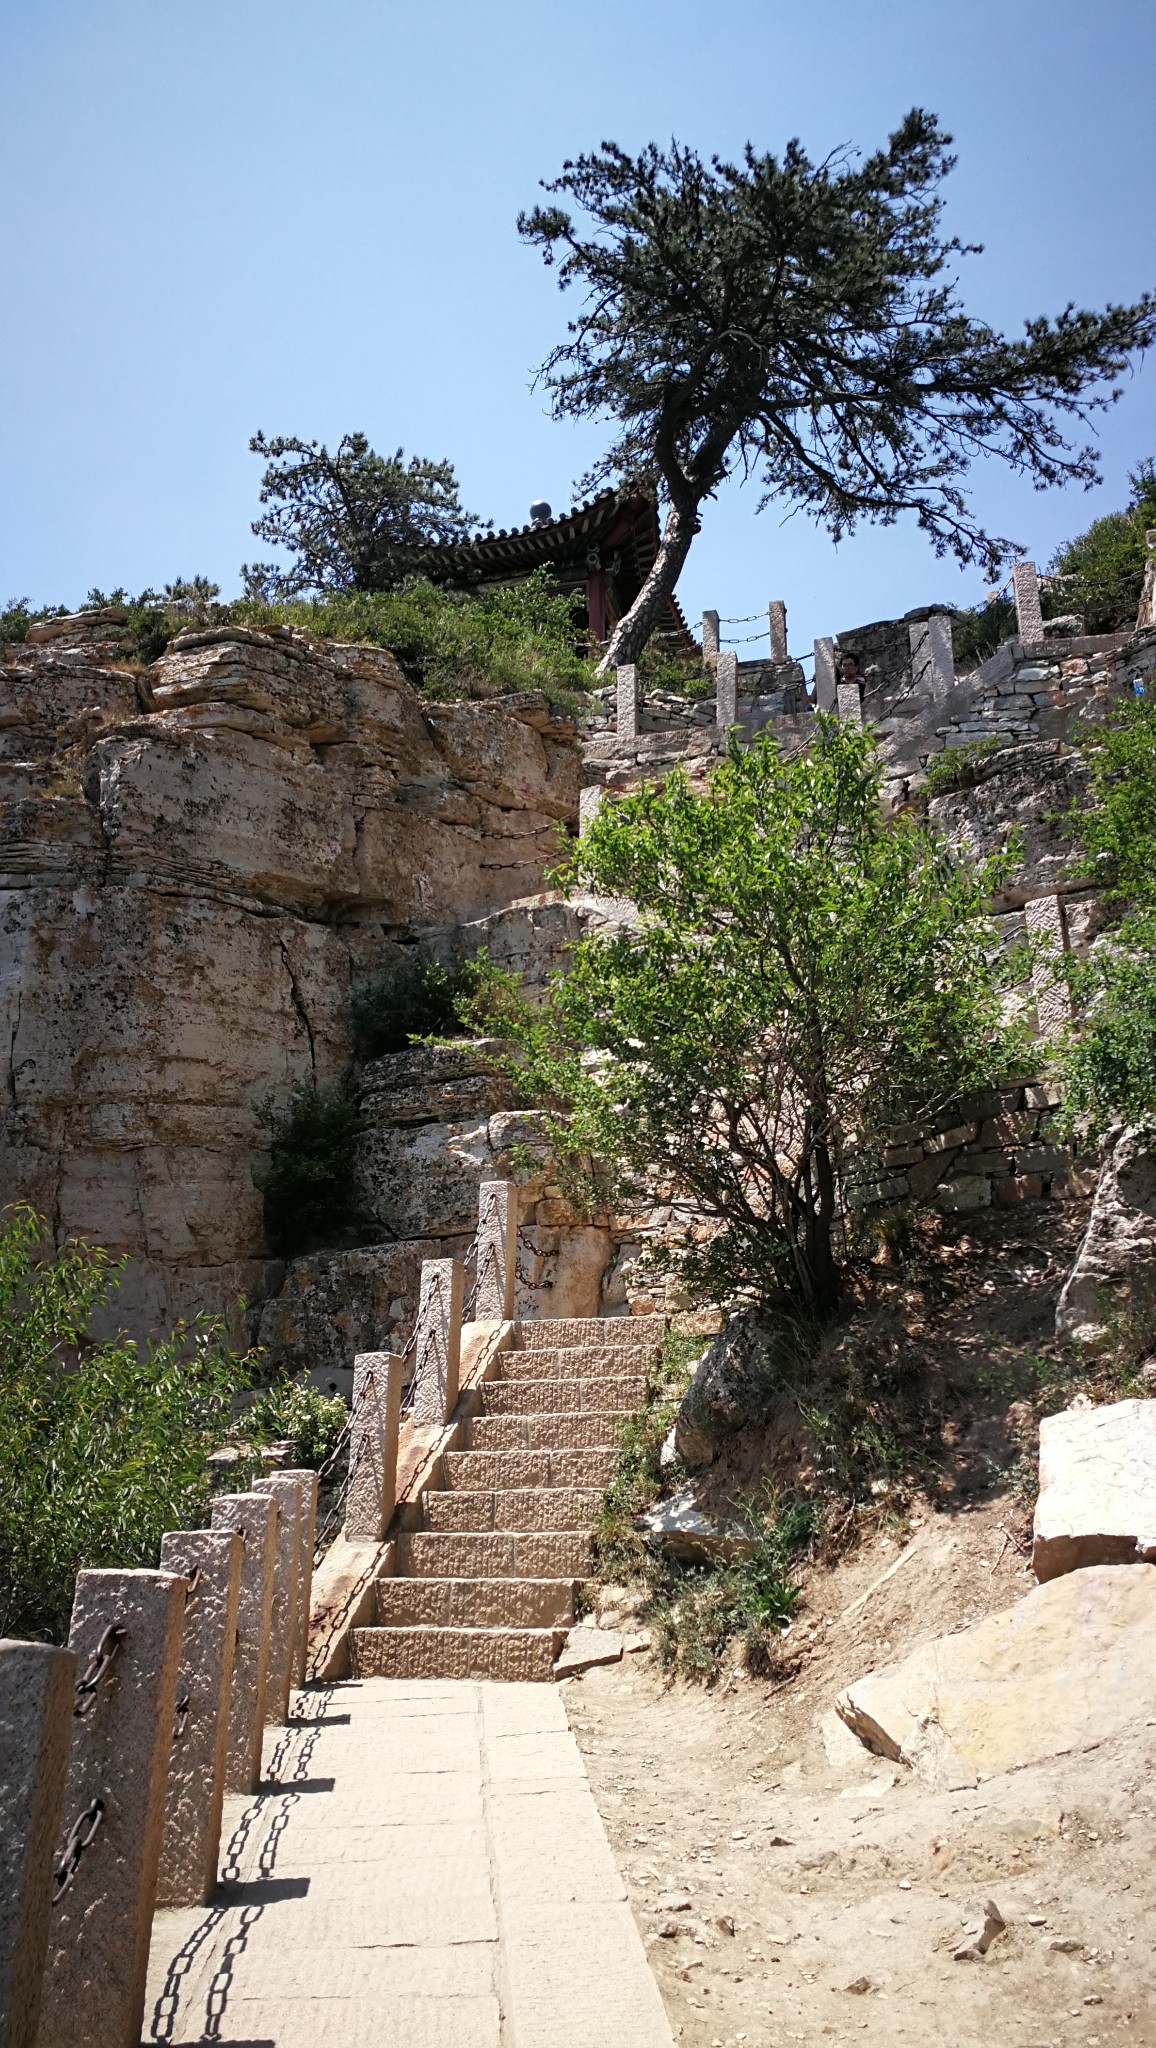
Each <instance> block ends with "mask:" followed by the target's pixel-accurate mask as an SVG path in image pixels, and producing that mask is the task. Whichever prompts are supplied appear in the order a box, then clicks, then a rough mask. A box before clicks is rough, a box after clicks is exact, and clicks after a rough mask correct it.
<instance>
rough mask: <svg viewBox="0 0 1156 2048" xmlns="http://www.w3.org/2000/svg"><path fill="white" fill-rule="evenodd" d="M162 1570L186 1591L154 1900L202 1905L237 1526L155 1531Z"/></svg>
mask: <svg viewBox="0 0 1156 2048" xmlns="http://www.w3.org/2000/svg"><path fill="white" fill-rule="evenodd" d="M161 1570H162V1571H166V1572H175V1573H179V1574H180V1575H181V1576H182V1577H183V1578H184V1579H185V1581H186V1597H185V1618H184V1629H183V1632H182V1636H181V1661H180V1667H179V1669H178V1671H177V1713H176V1721H175V1724H174V1728H173V1751H172V1756H171V1758H170V1761H169V1781H168V1789H167V1792H166V1794H165V1826H164V1837H163V1840H162V1844H161V1863H160V1876H159V1878H158V1881H157V1904H158V1906H205V1905H207V1904H208V1902H209V1898H210V1896H211V1894H212V1891H213V1887H214V1885H215V1884H216V1882H217V1852H218V1850H219V1849H220V1846H221V1807H222V1804H223V1801H224V1797H225V1757H226V1751H227V1747H228V1741H229V1688H230V1684H231V1681H232V1676H233V1650H234V1646H235V1643H236V1637H237V1602H238V1600H239V1599H240V1596H241V1538H240V1536H239V1535H238V1534H237V1532H236V1530H233V1531H226V1530H224V1529H179V1530H175V1529H174V1530H170V1531H169V1533H168V1535H167V1536H162V1537H161Z"/></svg>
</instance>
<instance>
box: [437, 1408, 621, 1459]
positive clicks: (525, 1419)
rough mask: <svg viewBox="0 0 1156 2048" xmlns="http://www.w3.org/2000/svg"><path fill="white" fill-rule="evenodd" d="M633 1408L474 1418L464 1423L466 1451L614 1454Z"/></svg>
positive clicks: (477, 1416) (479, 1416)
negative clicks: (609, 1452) (594, 1452)
mask: <svg viewBox="0 0 1156 2048" xmlns="http://www.w3.org/2000/svg"><path fill="white" fill-rule="evenodd" d="M633 1412H634V1411H633V1409H631V1410H629V1411H626V1410H624V1411H623V1412H622V1413H621V1414H617V1415H615V1414H613V1413H611V1412H610V1410H609V1409H604V1410H602V1411H599V1410H598V1409H588V1410H587V1411H586V1413H585V1414H582V1415H575V1414H573V1413H570V1414H568V1415H473V1416H471V1417H470V1418H469V1420H468V1421H467V1422H465V1423H464V1424H463V1430H464V1433H465V1439H466V1440H465V1443H464V1445H463V1449H464V1450H467V1451H592V1450H602V1449H604V1448H607V1447H610V1448H612V1449H613V1450H614V1451H615V1453H616V1454H617V1451H618V1446H619V1442H620V1439H621V1431H622V1425H623V1424H624V1423H625V1422H629V1420H630V1417H631V1415H632V1414H633Z"/></svg>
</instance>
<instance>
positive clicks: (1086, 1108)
mask: <svg viewBox="0 0 1156 2048" xmlns="http://www.w3.org/2000/svg"><path fill="white" fill-rule="evenodd" d="M1069 978H1070V980H1071V984H1072V993H1073V996H1074V997H1075V1000H1076V1002H1077V1004H1078V1005H1079V1007H1080V1010H1081V1012H1082V1022H1081V1026H1080V1028H1079V1029H1078V1030H1077V1031H1076V1032H1074V1033H1073V1034H1072V1036H1071V1038H1070V1040H1069V1041H1068V1043H1067V1044H1066V1045H1065V1047H1064V1048H1063V1051H1062V1053H1061V1056H1060V1063H1059V1065H1060V1075H1061V1079H1062V1081H1063V1087H1064V1104H1063V1111H1062V1115H1061V1118H1060V1123H1061V1127H1062V1129H1063V1131H1064V1132H1065V1133H1066V1134H1068V1135H1070V1134H1071V1133H1072V1132H1073V1131H1076V1130H1079V1131H1081V1132H1083V1133H1084V1134H1085V1135H1086V1136H1088V1137H1094V1136H1096V1135H1097V1133H1099V1132H1102V1131H1104V1130H1106V1129H1107V1128H1108V1126H1109V1125H1110V1124H1112V1123H1116V1122H1118V1121H1120V1120H1121V1119H1122V1120H1123V1121H1124V1122H1125V1123H1140V1122H1142V1121H1144V1120H1145V1119H1149V1118H1152V1117H1154V1116H1156V913H1152V912H1149V913H1148V914H1147V915H1145V916H1134V917H1131V918H1128V919H1127V920H1126V921H1125V923H1124V924H1123V925H1122V926H1121V928H1120V933H1119V949H1118V950H1113V951H1111V952H1109V951H1107V950H1105V951H1102V952H1097V953H1095V954H1093V956H1092V958H1091V959H1090V960H1084V961H1072V962H1071V963H1070V966H1069Z"/></svg>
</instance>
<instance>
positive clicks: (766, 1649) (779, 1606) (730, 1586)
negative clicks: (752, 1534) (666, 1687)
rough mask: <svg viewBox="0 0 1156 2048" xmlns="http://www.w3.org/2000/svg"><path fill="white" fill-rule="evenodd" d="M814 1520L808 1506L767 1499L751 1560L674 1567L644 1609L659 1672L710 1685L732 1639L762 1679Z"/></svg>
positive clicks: (794, 1592)
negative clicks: (796, 1564) (795, 1566)
mask: <svg viewBox="0 0 1156 2048" xmlns="http://www.w3.org/2000/svg"><path fill="white" fill-rule="evenodd" d="M818 1520H819V1517H818V1510H817V1508H816V1506H815V1503H814V1502H813V1501H809V1500H805V1499H802V1498H786V1497H785V1498H782V1499H780V1500H777V1501H772V1502H771V1504H770V1505H769V1507H768V1509H767V1511H766V1512H765V1513H764V1514H763V1515H762V1516H760V1517H758V1518H757V1520H756V1522H755V1527H756V1528H757V1540H756V1542H755V1547H754V1549H753V1551H752V1552H751V1554H750V1556H749V1557H746V1558H741V1559H735V1560H734V1561H733V1562H732V1563H729V1564H716V1565H696V1566H684V1567H682V1568H681V1569H679V1568H677V1567H672V1568H671V1569H670V1572H669V1576H668V1584H667V1589H666V1590H664V1591H663V1592H662V1593H660V1594H659V1595H657V1596H656V1597H655V1598H654V1599H653V1600H652V1601H651V1603H650V1606H649V1608H648V1609H647V1612H646V1619H647V1621H648V1623H649V1625H650V1628H651V1633H652V1637H653V1641H654V1649H655V1655H656V1656H657V1658H658V1662H659V1664H660V1666H661V1667H662V1668H663V1670H666V1671H670V1672H672V1673H673V1672H677V1673H678V1674H679V1675H680V1676H681V1677H683V1678H690V1679H697V1680H699V1681H701V1682H702V1683H704V1684H707V1685H711V1684H713V1682H714V1680H715V1679H716V1678H717V1677H718V1675H719V1673H720V1671H721V1670H722V1666H723V1659H724V1657H725V1655H726V1652H727V1648H728V1646H729V1645H730V1643H731V1642H733V1640H734V1639H735V1637H736V1636H738V1637H741V1639H742V1651H743V1658H744V1662H745V1663H746V1665H747V1668H748V1670H750V1671H753V1672H756V1673H759V1674H761V1675H764V1676H765V1675H767V1674H768V1673H769V1672H770V1671H772V1670H773V1669H774V1665H775V1660H776V1655H777V1651H778V1645H779V1640H780V1637H781V1635H782V1631H783V1629H784V1627H785V1626H786V1624H787V1623H788V1622H789V1621H790V1619H791V1616H792V1614H793V1613H794V1610H795V1605H796V1603H797V1601H798V1598H799V1593H800V1587H799V1586H798V1584H797V1583H796V1581H795V1580H794V1579H793V1578H792V1577H791V1570H792V1566H793V1564H794V1562H795V1561H796V1560H797V1559H798V1557H799V1556H800V1555H801V1553H802V1552H803V1551H804V1550H805V1549H806V1547H807V1545H808V1544H809V1543H810V1541H811V1538H812V1537H813V1535H814V1534H815V1530H816V1528H817V1526H818Z"/></svg>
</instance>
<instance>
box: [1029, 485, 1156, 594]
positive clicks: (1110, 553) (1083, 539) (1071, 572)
mask: <svg viewBox="0 0 1156 2048" xmlns="http://www.w3.org/2000/svg"><path fill="white" fill-rule="evenodd" d="M1128 482H1129V485H1130V486H1131V496H1130V498H1129V501H1128V504H1127V506H1126V508H1125V510H1124V511H1123V512H1108V513H1106V514H1105V516H1104V517H1103V518H1102V519H1094V520H1093V521H1092V524H1091V525H1090V526H1089V527H1088V529H1087V531H1086V532H1085V533H1081V534H1078V535H1077V536H1076V538H1075V539H1074V540H1070V541H1067V542H1065V544H1064V546H1063V547H1062V548H1060V549H1059V550H1058V551H1057V553H1056V555H1055V556H1054V558H1053V560H1052V563H1051V568H1052V572H1053V573H1054V574H1056V575H1061V576H1065V577H1068V578H1070V581H1069V582H1068V583H1067V584H1066V585H1065V588H1064V608H1065V610H1071V611H1075V612H1081V613H1082V614H1083V617H1084V623H1085V626H1086V627H1087V630H1088V632H1089V633H1115V632H1119V631H1121V630H1123V629H1124V628H1125V627H1127V626H1134V625H1135V623H1136V613H1137V610H1138V608H1139V603H1140V586H1141V584H1142V582H1143V580H1144V564H1145V561H1146V559H1147V551H1146V548H1145V544H1144V534H1145V530H1146V529H1147V528H1148V527H1152V526H1156V464H1154V463H1152V462H1150V461H1148V462H1141V463H1140V464H1139V466H1138V467H1137V468H1136V469H1134V470H1133V471H1132V473H1131V475H1130V476H1129V478H1128Z"/></svg>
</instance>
